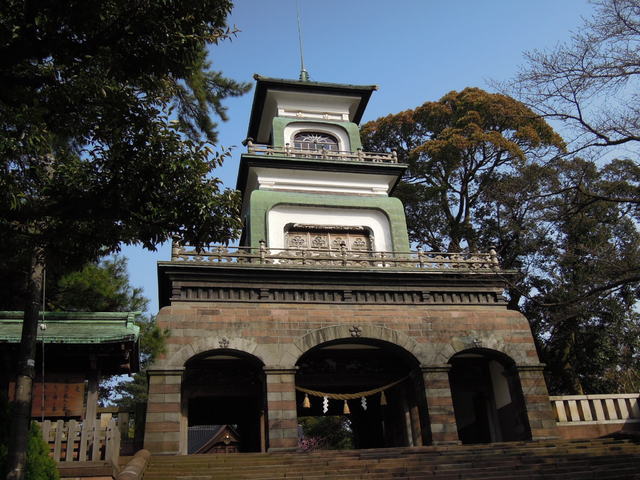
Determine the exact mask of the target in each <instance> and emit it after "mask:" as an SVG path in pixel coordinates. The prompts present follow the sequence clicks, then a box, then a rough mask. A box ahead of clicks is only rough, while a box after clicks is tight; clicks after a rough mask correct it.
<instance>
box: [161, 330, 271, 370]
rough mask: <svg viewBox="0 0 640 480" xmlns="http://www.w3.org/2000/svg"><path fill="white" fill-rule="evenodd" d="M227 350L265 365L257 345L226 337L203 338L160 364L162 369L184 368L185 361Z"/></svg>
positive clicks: (250, 341)
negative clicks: (212, 352) (249, 356)
mask: <svg viewBox="0 0 640 480" xmlns="http://www.w3.org/2000/svg"><path fill="white" fill-rule="evenodd" d="M218 349H229V350H236V351H238V352H242V353H246V354H249V355H251V356H253V357H256V358H257V359H258V360H260V361H261V362H262V364H263V365H264V364H266V362H265V359H264V358H263V357H262V355H260V351H259V348H258V344H257V343H255V342H254V341H252V340H247V339H246V338H240V337H226V336H224V335H221V336H217V337H203V338H201V339H200V340H198V341H196V342H194V343H191V344H187V345H185V346H184V347H182V348H181V349H180V350H178V351H177V352H176V353H174V354H173V355H171V357H169V358H168V359H167V360H166V361H165V362H162V367H163V368H184V366H185V364H186V363H187V361H188V360H189V359H191V358H193V357H195V356H197V355H199V354H201V353H204V352H208V351H212V350H218Z"/></svg>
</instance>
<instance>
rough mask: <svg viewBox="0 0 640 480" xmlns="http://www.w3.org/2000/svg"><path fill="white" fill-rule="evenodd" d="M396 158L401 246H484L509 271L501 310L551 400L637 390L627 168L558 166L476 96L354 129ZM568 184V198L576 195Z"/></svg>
mask: <svg viewBox="0 0 640 480" xmlns="http://www.w3.org/2000/svg"><path fill="white" fill-rule="evenodd" d="M362 132H363V139H364V143H365V145H366V148H368V149H372V150H384V149H396V150H397V151H398V157H399V158H400V159H401V161H404V162H406V163H408V165H409V170H408V172H407V175H406V177H405V178H404V179H403V183H402V184H401V185H400V187H399V188H398V196H399V197H401V199H402V200H403V201H404V203H405V208H406V211H407V220H408V224H409V230H410V232H411V237H412V240H413V241H415V242H417V243H422V244H426V245H427V246H428V247H429V248H431V249H432V250H436V251H442V250H445V249H449V250H454V251H455V250H458V249H460V248H463V247H467V248H469V249H471V250H474V249H476V248H478V246H479V245H480V246H484V248H486V246H488V245H495V246H496V248H497V250H498V253H499V255H500V256H501V260H502V262H501V263H502V266H503V268H507V269H517V270H518V271H519V272H520V275H519V276H517V277H515V278H513V279H512V280H511V281H510V283H509V285H508V289H507V293H508V297H509V307H510V308H512V309H518V310H520V311H522V312H523V313H525V314H526V315H527V316H528V318H529V319H530V321H531V323H532V327H533V331H534V334H535V337H536V342H537V345H538V350H539V353H540V356H541V360H542V361H543V362H545V363H547V364H548V365H549V370H550V372H551V376H550V377H549V380H550V381H549V385H550V388H551V390H552V391H553V392H555V393H564V394H566V393H582V392H587V393H605V392H611V391H623V390H627V391H634V390H636V389H637V388H638V387H639V386H640V384H639V382H640V378H638V375H637V372H638V371H639V370H638V367H640V344H639V343H638V338H639V335H638V334H639V333H640V317H639V316H638V314H637V313H636V312H635V304H636V302H637V298H638V292H639V291H640V290H639V287H640V276H638V275H637V272H638V266H639V265H640V263H639V262H640V256H639V255H640V234H639V233H638V230H637V223H636V222H635V221H634V219H633V216H634V215H636V213H637V212H636V209H637V204H633V203H626V202H622V201H611V199H610V197H608V195H610V194H612V192H617V195H619V196H620V195H628V196H633V195H634V192H635V188H636V187H635V185H637V180H638V173H637V166H636V165H634V164H633V162H629V161H626V160H616V161H612V162H611V163H610V164H607V165H604V166H598V165H597V164H596V163H594V162H590V161H586V160H581V159H573V160H568V159H565V158H564V156H565V154H564V151H563V147H564V144H563V142H562V139H561V138H560V137H559V136H558V135H557V134H556V133H555V132H554V131H553V130H552V129H551V127H549V126H548V125H547V124H546V122H545V121H544V120H543V119H542V118H541V117H539V116H537V115H536V114H535V113H534V112H533V111H532V110H530V109H529V108H527V107H525V106H524V105H523V104H521V103H520V102H518V101H516V100H514V99H512V98H509V97H506V96H504V95H494V94H489V93H486V92H483V91H482V90H479V89H465V90H464V91H462V92H460V93H457V92H451V93H449V94H448V95H446V96H445V97H443V98H442V99H441V100H440V101H439V102H427V103H425V104H424V105H422V106H421V107H418V108H417V109H415V110H409V111H406V112H402V113H399V114H397V115H389V116H387V117H384V118H381V119H378V120H376V121H374V122H370V123H368V124H366V125H364V126H363V128H362ZM576 185H580V188H576Z"/></svg>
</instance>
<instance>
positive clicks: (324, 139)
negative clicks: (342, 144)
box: [293, 132, 338, 151]
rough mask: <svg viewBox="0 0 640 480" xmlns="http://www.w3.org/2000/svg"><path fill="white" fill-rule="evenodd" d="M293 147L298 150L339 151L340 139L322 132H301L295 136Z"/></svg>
mask: <svg viewBox="0 0 640 480" xmlns="http://www.w3.org/2000/svg"><path fill="white" fill-rule="evenodd" d="M293 147H294V148H296V149H298V150H311V151H322V150H331V151H338V139H337V138H336V137H334V136H333V135H329V134H328V133H321V132H300V133H296V135H295V137H293Z"/></svg>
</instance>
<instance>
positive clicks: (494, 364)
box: [449, 348, 531, 444]
mask: <svg viewBox="0 0 640 480" xmlns="http://www.w3.org/2000/svg"><path fill="white" fill-rule="evenodd" d="M449 363H450V364H451V370H450V372H449V382H450V385H451V395H452V399H453V408H454V410H455V415H456V424H457V426H458V437H459V439H460V441H461V442H462V443H464V444H469V443H490V442H509V441H517V440H530V439H531V430H530V428H529V424H528V420H527V414H526V410H525V404H524V399H523V396H522V387H521V385H520V379H519V377H518V373H517V370H516V368H515V362H514V361H513V360H512V359H511V358H509V357H508V356H506V355H504V354H502V353H499V352H496V351H493V350H487V349H481V348H477V349H471V350H465V351H464V352H460V353H458V354H456V355H454V356H453V357H452V358H451V360H449Z"/></svg>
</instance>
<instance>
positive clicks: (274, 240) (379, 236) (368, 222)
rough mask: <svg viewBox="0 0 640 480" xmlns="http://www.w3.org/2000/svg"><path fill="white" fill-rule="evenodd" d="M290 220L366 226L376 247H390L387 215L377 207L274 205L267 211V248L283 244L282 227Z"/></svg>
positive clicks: (283, 230)
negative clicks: (376, 208)
mask: <svg viewBox="0 0 640 480" xmlns="http://www.w3.org/2000/svg"><path fill="white" fill-rule="evenodd" d="M291 223H302V224H305V225H318V226H334V227H338V226H345V227H366V228H369V229H370V230H371V232H372V234H373V238H374V239H375V240H374V248H375V250H376V251H391V250H392V243H391V228H390V225H389V219H388V218H387V216H386V215H385V214H384V213H383V212H381V211H380V210H375V209H365V208H346V207H336V208H332V207H311V206H301V205H284V204H281V205H276V206H275V207H273V208H272V209H271V210H269V212H268V214H267V245H268V246H269V248H271V249H274V248H275V249H278V248H285V227H286V226H287V225H289V224H291Z"/></svg>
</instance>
